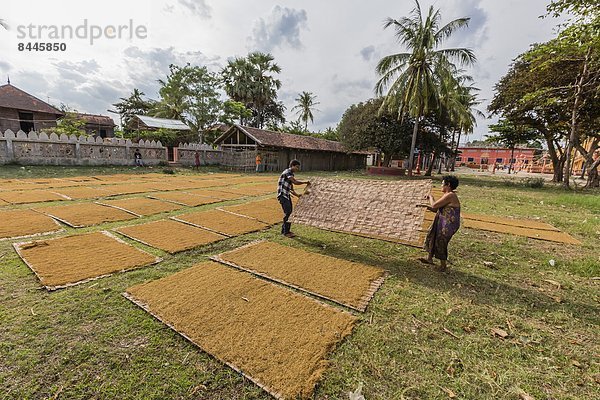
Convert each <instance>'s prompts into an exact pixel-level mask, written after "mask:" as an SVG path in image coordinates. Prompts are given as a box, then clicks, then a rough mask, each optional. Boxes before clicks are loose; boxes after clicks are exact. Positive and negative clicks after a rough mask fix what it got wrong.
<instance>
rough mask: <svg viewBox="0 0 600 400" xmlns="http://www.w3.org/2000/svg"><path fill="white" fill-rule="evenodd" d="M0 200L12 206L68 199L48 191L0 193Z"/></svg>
mask: <svg viewBox="0 0 600 400" xmlns="http://www.w3.org/2000/svg"><path fill="white" fill-rule="evenodd" d="M0 200H4V201H6V202H7V203H11V204H25V203H40V202H44V201H60V200H68V199H67V198H66V197H64V196H61V195H59V194H56V193H53V192H50V191H46V190H26V191H14V192H0Z"/></svg>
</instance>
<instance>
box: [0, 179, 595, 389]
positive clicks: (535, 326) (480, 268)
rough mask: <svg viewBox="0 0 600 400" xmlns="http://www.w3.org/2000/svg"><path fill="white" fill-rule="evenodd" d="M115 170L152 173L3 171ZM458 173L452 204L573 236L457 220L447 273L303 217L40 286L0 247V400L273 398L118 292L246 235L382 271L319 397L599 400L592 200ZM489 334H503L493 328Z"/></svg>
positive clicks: (408, 251)
mask: <svg viewBox="0 0 600 400" xmlns="http://www.w3.org/2000/svg"><path fill="white" fill-rule="evenodd" d="M23 171H25V172H23ZM27 171H31V172H27ZM126 171H131V172H134V173H140V172H148V171H147V170H132V169H125V168H116V169H113V168H104V169H102V168H89V169H86V168H60V167H56V168H50V167H36V168H29V167H28V168H26V169H25V170H22V169H21V168H20V167H8V168H5V167H3V168H2V170H1V172H0V176H2V177H11V178H14V177H42V176H64V175H87V174H101V173H123V172H126ZM179 173H191V172H189V170H188V171H183V172H182V171H179ZM301 175H302V178H303V177H305V176H307V175H308V174H301ZM318 175H320V176H332V175H334V174H327V173H320V174H318ZM338 176H340V177H350V176H351V177H360V178H364V176H362V175H361V174H359V173H351V174H338ZM461 182H462V184H461V186H460V188H459V189H460V190H459V196H460V198H461V201H462V204H463V210H464V211H469V212H482V213H487V214H492V215H513V216H520V217H530V218H532V217H538V218H540V219H542V220H544V221H547V222H549V223H551V224H553V225H555V226H557V227H559V228H560V229H563V230H565V231H567V232H568V233H570V234H571V235H573V236H575V237H577V238H578V239H580V240H581V241H582V242H583V245H582V246H567V245H561V244H554V243H548V242H541V241H536V240H532V239H526V238H521V237H514V236H509V235H501V234H494V233H490V232H484V231H476V230H470V229H464V228H462V229H461V230H460V231H459V232H458V233H457V235H456V236H455V238H454V239H453V240H452V242H451V248H450V252H451V254H450V256H451V260H450V261H451V265H450V267H451V270H450V272H448V273H446V274H441V273H438V272H436V271H434V270H432V269H429V268H426V267H423V266H421V265H420V264H419V263H418V261H416V259H417V258H418V257H419V256H421V255H422V253H421V252H420V251H419V250H418V249H414V248H410V247H405V246H400V245H396V244H392V243H387V242H382V241H377V240H371V239H365V238H360V237H356V236H351V235H345V234H338V233H332V232H326V231H321V230H318V229H314V228H310V227H303V226H294V231H295V232H296V234H297V235H298V237H297V238H296V239H294V240H291V241H290V240H288V239H286V240H283V239H282V238H281V237H280V235H279V234H278V230H279V227H277V226H276V227H273V228H271V229H270V230H268V231H266V232H260V233H253V234H249V235H244V236H241V237H237V238H233V239H228V240H225V241H222V242H218V243H216V244H213V245H209V246H205V247H201V248H199V249H196V250H192V251H188V252H184V253H180V254H177V255H174V256H171V255H168V254H165V253H163V252H160V251H157V250H151V251H152V252H153V253H154V254H159V255H161V256H162V257H164V261H163V262H161V263H160V264H158V265H155V266H152V267H149V268H144V269H139V270H135V271H131V272H128V273H122V274H116V275H114V276H111V277H108V278H103V279H100V280H97V281H93V282H90V283H86V284H83V285H79V286H76V287H72V288H69V289H65V290H59V291H56V292H53V293H48V292H46V291H44V290H40V288H39V283H38V281H37V280H36V279H35V277H34V275H33V274H32V273H31V271H30V270H29V269H28V268H27V267H26V266H25V265H24V264H23V263H22V262H21V261H20V259H19V258H18V257H17V256H16V254H15V253H14V251H13V250H12V247H11V244H10V242H6V241H4V242H0V263H1V266H0V399H42V398H57V399H209V400H213V399H214V400H216V399H268V398H270V397H269V396H268V395H266V394H265V393H264V392H263V391H262V390H261V389H259V388H257V387H256V386H255V385H254V384H252V383H251V382H249V381H248V380H246V379H244V378H242V377H241V376H240V375H239V374H237V373H235V372H234V371H233V370H231V369H229V368H227V367H225V366H223V365H222V364H221V363H219V362H217V361H216V360H214V359H213V358H212V357H210V356H209V355H207V354H205V353H203V352H202V351H200V350H198V349H197V348H196V347H195V346H194V345H192V344H191V343H189V342H188V341H186V340H185V339H183V338H181V337H180V336H179V335H178V334H176V333H174V332H173V331H171V330H170V329H169V328H167V327H165V326H164V325H163V324H161V323H159V322H158V321H156V320H155V319H153V318H152V317H151V316H149V315H148V314H146V313H145V312H144V311H142V310H141V309H139V308H137V307H136V306H134V305H133V304H132V303H130V302H129V301H127V300H126V299H125V298H123V297H122V296H121V293H122V292H123V291H124V290H125V289H126V288H128V287H129V286H131V285H134V284H137V283H141V282H145V281H148V280H153V279H157V278H160V277H164V276H167V275H170V274H172V273H174V272H177V271H180V270H182V269H184V268H188V267H190V266H191V265H194V264H195V263H198V262H200V261H203V260H206V259H207V257H208V256H210V255H213V254H216V253H219V252H222V251H225V250H229V249H233V248H235V247H238V246H240V245H242V244H245V243H248V242H249V241H252V240H255V239H257V238H266V239H270V240H274V241H278V242H281V243H286V244H289V245H292V246H297V247H301V248H305V249H309V250H311V251H316V252H320V253H322V254H328V255H332V256H335V257H340V258H344V259H348V260H354V261H359V262H364V263H366V264H370V265H376V266H380V267H382V268H385V269H386V270H387V271H388V272H389V277H388V279H387V280H386V282H385V283H384V285H383V286H382V288H381V289H380V291H379V292H378V293H377V294H376V296H375V297H374V299H373V301H372V303H371V305H370V306H369V308H368V309H367V311H366V312H365V313H364V314H361V315H360V322H359V324H358V325H357V327H356V328H355V330H354V332H353V334H352V335H351V336H350V337H349V338H348V339H347V340H345V341H344V342H343V343H342V344H341V346H339V347H338V348H337V349H336V351H335V352H334V353H333V354H332V356H331V366H330V368H329V369H328V371H327V372H326V374H325V376H324V378H323V380H322V381H321V383H320V384H319V386H318V388H317V390H316V393H315V398H317V399H347V392H348V391H351V390H354V389H355V388H356V386H357V385H358V383H359V382H363V383H364V389H363V393H364V394H365V396H366V398H367V399H369V400H371V399H448V398H449V394H448V393H454V394H455V395H456V398H460V399H520V394H521V393H528V394H529V395H531V396H533V397H534V398H535V399H596V398H598V394H599V393H600V384H599V383H598V382H599V381H600V364H599V362H598V354H600V346H599V343H600V337H599V336H600V335H599V334H598V332H599V329H598V328H599V323H600V308H599V307H598V304H599V300H600V292H599V290H598V287H599V285H600V281H599V280H596V279H592V278H594V277H598V276H600V258H599V254H598V243H599V239H600V214H599V209H600V196H598V194H597V193H596V194H583V193H574V192H564V191H562V190H559V189H557V188H554V187H552V186H550V187H544V188H541V189H531V188H524V187H508V186H506V185H503V184H502V182H501V181H499V180H498V179H493V178H482V177H473V176H464V177H461ZM231 203H235V202H231ZM215 206H216V205H208V206H203V207H202V208H206V209H208V208H212V207H215ZM184 211H185V210H181V211H178V212H177V213H179V212H184ZM158 218H161V216H154V217H150V218H146V219H145V220H153V219H158ZM130 223H131V222H130V221H127V222H120V223H112V224H106V225H103V226H100V227H93V228H87V229H84V230H73V229H68V230H67V231H68V232H69V233H73V232H75V231H78V232H79V231H90V230H97V229H104V228H112V227H115V226H121V225H127V224H130ZM135 245H136V246H138V247H142V248H145V249H147V250H149V248H147V247H143V246H141V245H139V244H135ZM551 259H552V260H555V262H556V263H555V266H554V267H552V266H551V265H550V264H549V261H550V260H551ZM484 261H491V262H493V263H494V264H493V265H492V267H488V266H486V265H484V263H483V262H484ZM555 283H559V284H560V287H558V286H556V284H555ZM494 328H500V329H503V330H504V331H506V332H507V333H508V334H509V336H508V337H507V338H504V339H502V338H500V337H498V336H494V334H493V333H492V329H494Z"/></svg>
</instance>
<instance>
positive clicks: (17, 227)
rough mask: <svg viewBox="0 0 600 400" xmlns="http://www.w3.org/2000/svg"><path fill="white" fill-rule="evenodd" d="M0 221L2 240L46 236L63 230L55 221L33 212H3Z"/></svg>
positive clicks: (0, 214)
mask: <svg viewBox="0 0 600 400" xmlns="http://www.w3.org/2000/svg"><path fill="white" fill-rule="evenodd" d="M0 221H1V222H0V240H2V239H7V238H11V239H16V238H22V237H27V236H38V235H46V234H49V233H55V232H59V231H61V230H62V229H61V227H60V225H59V224H58V223H57V222H56V221H55V220H53V219H52V218H50V217H48V216H46V215H42V214H40V213H37V212H35V211H32V210H10V211H2V212H0Z"/></svg>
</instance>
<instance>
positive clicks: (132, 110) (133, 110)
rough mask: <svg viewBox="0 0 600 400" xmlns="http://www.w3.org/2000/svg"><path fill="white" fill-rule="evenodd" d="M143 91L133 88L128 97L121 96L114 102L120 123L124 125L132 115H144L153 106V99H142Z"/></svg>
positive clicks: (127, 123)
mask: <svg viewBox="0 0 600 400" xmlns="http://www.w3.org/2000/svg"><path fill="white" fill-rule="evenodd" d="M144 96H145V94H144V92H142V91H140V90H138V89H133V92H131V94H130V95H129V97H121V98H120V99H119V100H121V101H119V102H118V103H114V104H113V106H115V107H116V109H117V111H118V113H119V115H120V116H121V125H122V126H123V127H126V126H128V125H129V121H131V119H132V118H133V116H134V115H146V114H148V112H149V111H150V110H152V109H153V108H154V106H155V102H154V101H153V100H146V99H144Z"/></svg>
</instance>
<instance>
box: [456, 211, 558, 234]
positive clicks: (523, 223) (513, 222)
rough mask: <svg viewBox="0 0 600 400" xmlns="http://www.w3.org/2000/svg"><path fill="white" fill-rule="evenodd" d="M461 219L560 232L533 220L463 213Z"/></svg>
mask: <svg viewBox="0 0 600 400" xmlns="http://www.w3.org/2000/svg"><path fill="white" fill-rule="evenodd" d="M461 217H463V218H464V219H471V220H474V221H482V222H491V223H494V224H501V225H509V226H518V227H521V228H529V229H535V230H540V231H554V232H560V229H558V228H555V227H554V226H552V225H550V224H547V223H545V222H541V221H536V220H531V219H518V218H506V217H497V216H494V215H483V214H471V213H461Z"/></svg>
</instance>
